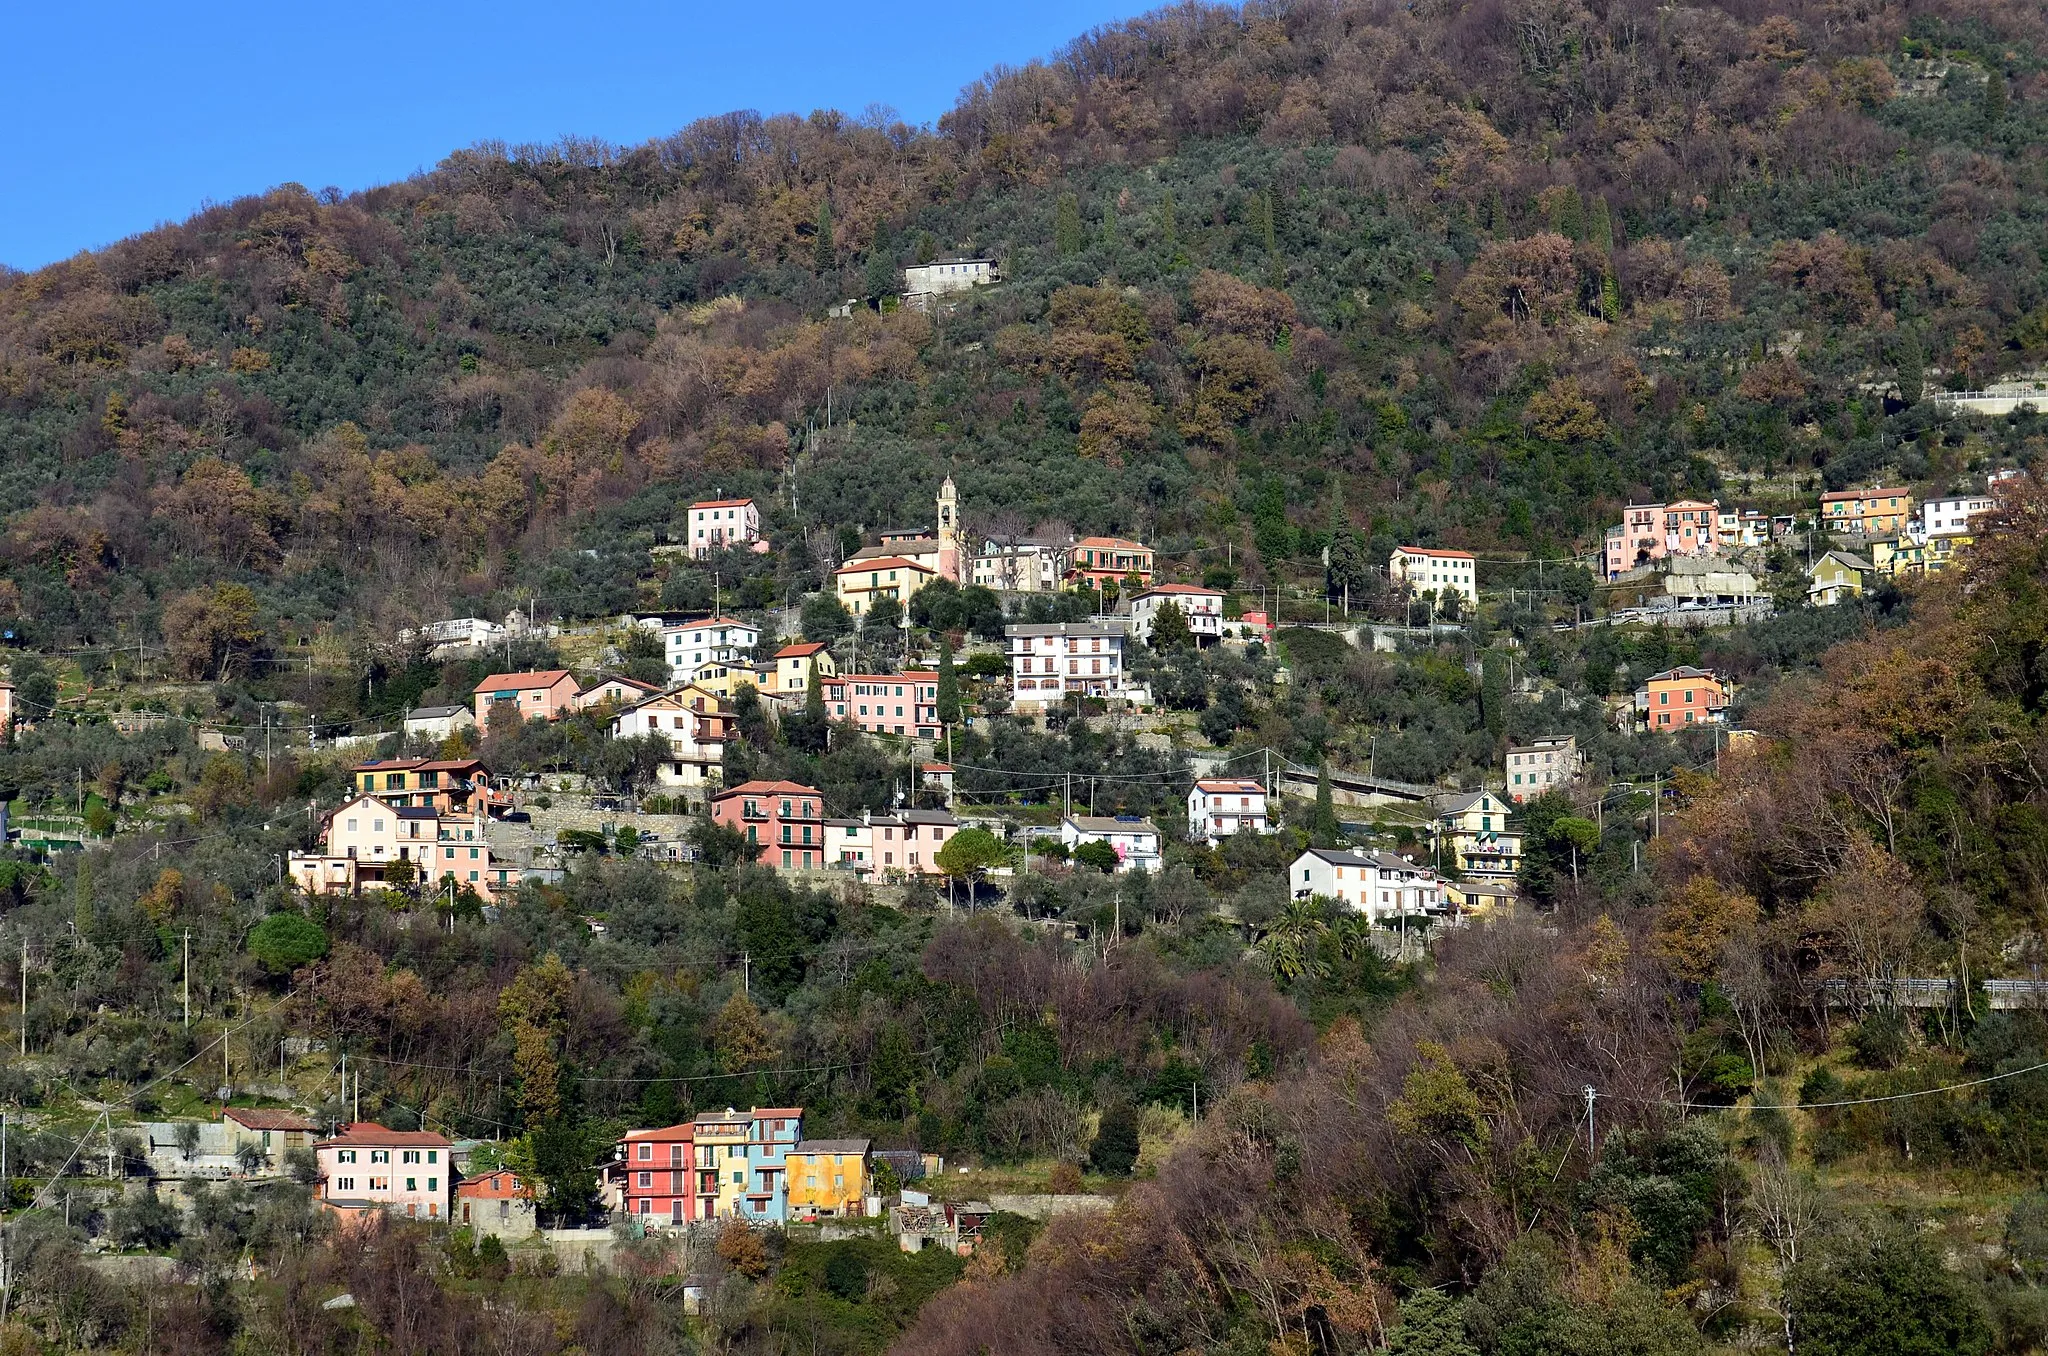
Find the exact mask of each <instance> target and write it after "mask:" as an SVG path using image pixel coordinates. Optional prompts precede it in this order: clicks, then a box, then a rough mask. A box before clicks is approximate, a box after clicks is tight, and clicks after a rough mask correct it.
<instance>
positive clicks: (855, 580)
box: [832, 556, 939, 617]
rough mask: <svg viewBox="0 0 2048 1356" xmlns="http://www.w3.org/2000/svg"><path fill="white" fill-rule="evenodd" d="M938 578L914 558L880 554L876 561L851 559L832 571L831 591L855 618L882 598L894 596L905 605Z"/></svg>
mask: <svg viewBox="0 0 2048 1356" xmlns="http://www.w3.org/2000/svg"><path fill="white" fill-rule="evenodd" d="M938 577H939V574H938V571H937V570H933V569H928V568H927V567H925V566H923V565H920V564H918V563H917V562H916V561H914V560H905V559H904V558H903V557H901V556H879V557H877V558H875V559H873V560H849V561H847V562H846V564H844V565H841V566H840V567H839V568H838V569H836V570H834V571H833V572H832V591H833V593H834V594H835V595H837V597H838V599H839V603H840V606H842V607H844V608H845V609H846V610H847V611H848V612H851V613H852V614H853V615H854V616H856V617H861V616H865V615H867V613H868V611H869V609H871V608H873V607H874V605H875V604H876V603H877V602H878V601H880V600H881V599H883V598H894V599H895V600H896V601H897V602H899V603H901V604H903V605H904V606H905V607H908V606H909V605H910V598H911V595H912V594H914V593H916V592H917V591H918V590H919V589H921V588H923V587H924V586H925V585H926V584H929V583H931V582H932V580H934V579H937V578H938Z"/></svg>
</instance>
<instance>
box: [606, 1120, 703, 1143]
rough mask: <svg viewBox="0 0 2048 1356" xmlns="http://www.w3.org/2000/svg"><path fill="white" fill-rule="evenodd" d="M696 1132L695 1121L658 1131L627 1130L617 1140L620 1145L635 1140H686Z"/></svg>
mask: <svg viewBox="0 0 2048 1356" xmlns="http://www.w3.org/2000/svg"><path fill="white" fill-rule="evenodd" d="M696 1132H697V1123H696V1122H695V1121H684V1122H683V1123H682V1124H681V1125H664V1126H662V1127H661V1128H660V1129H659V1130H628V1131H627V1132H626V1133H625V1134H624V1135H621V1136H620V1137H619V1139H620V1142H621V1143H630V1142H631V1141H633V1140H636V1139H688V1138H689V1137H690V1136H691V1135H693V1134H695V1133H696Z"/></svg>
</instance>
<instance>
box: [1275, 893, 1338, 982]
mask: <svg viewBox="0 0 2048 1356" xmlns="http://www.w3.org/2000/svg"><path fill="white" fill-rule="evenodd" d="M1329 930H1330V925H1329V924H1328V923H1326V922H1324V921H1323V913H1322V910H1321V909H1319V908H1317V907H1316V903H1315V901H1314V900H1312V899H1291V900H1289V901H1288V902H1287V904H1286V905H1285V907H1283V908H1282V909H1281V910H1280V913H1279V915H1278V916H1277V917H1275V918H1274V919H1273V921H1272V922H1271V923H1269V924H1267V925H1266V935H1265V936H1263V937H1261V938H1260V939H1259V950H1260V951H1261V952H1263V953H1264V954H1265V957H1266V959H1267V961H1269V962H1270V963H1271V964H1272V966H1273V973H1274V974H1276V975H1278V976H1280V978H1282V979H1284V980H1287V981H1289V982H1292V981H1294V980H1297V979H1300V978H1301V977H1302V976H1303V975H1306V974H1312V973H1313V974H1321V973H1322V970H1323V963H1322V960H1321V958H1320V957H1318V956H1317V955H1316V945H1317V943H1319V942H1320V941H1321V940H1322V937H1323V934H1324V933H1326V932H1328V931H1329Z"/></svg>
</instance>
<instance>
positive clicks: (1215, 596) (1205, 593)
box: [1130, 584, 1223, 645]
mask: <svg viewBox="0 0 2048 1356" xmlns="http://www.w3.org/2000/svg"><path fill="white" fill-rule="evenodd" d="M1168 603H1172V604H1173V605H1174V606H1175V607H1178V608H1179V609H1180V612H1181V615H1182V616H1183V617H1185V618H1187V623H1188V630H1189V632H1191V633H1192V634H1193V635H1194V638H1195V643H1196V644H1197V645H1200V644H1203V643H1205V642H1207V641H1211V640H1221V639H1222V638H1223V591H1222V590H1221V589H1207V588H1203V587H1201V586H1200V585H1198V584H1154V585H1153V586H1152V587H1151V588H1149V589H1146V590H1145V591H1144V592H1143V593H1141V594H1139V595H1138V596H1137V597H1135V598H1133V599H1131V612H1130V617H1131V622H1130V630H1131V637H1132V638H1133V639H1134V640H1136V641H1137V642H1138V643H1139V644H1141V645H1149V644H1151V643H1152V622H1153V620H1154V619H1155V618H1157V617H1158V616H1159V609H1160V608H1162V607H1165V606H1166V605H1167V604H1168Z"/></svg>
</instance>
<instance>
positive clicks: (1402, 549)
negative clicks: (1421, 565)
mask: <svg viewBox="0 0 2048 1356" xmlns="http://www.w3.org/2000/svg"><path fill="white" fill-rule="evenodd" d="M1394 549H1395V550H1396V551H1398V552H1399V553H1400V554H1402V555H1408V556H1437V557H1440V558H1442V559H1444V560H1474V559H1477V557H1475V556H1474V555H1473V554H1472V553H1471V552H1470V551H1439V550H1437V549H1436V548H1435V547H1433V546H1397V547H1395V548H1394Z"/></svg>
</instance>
